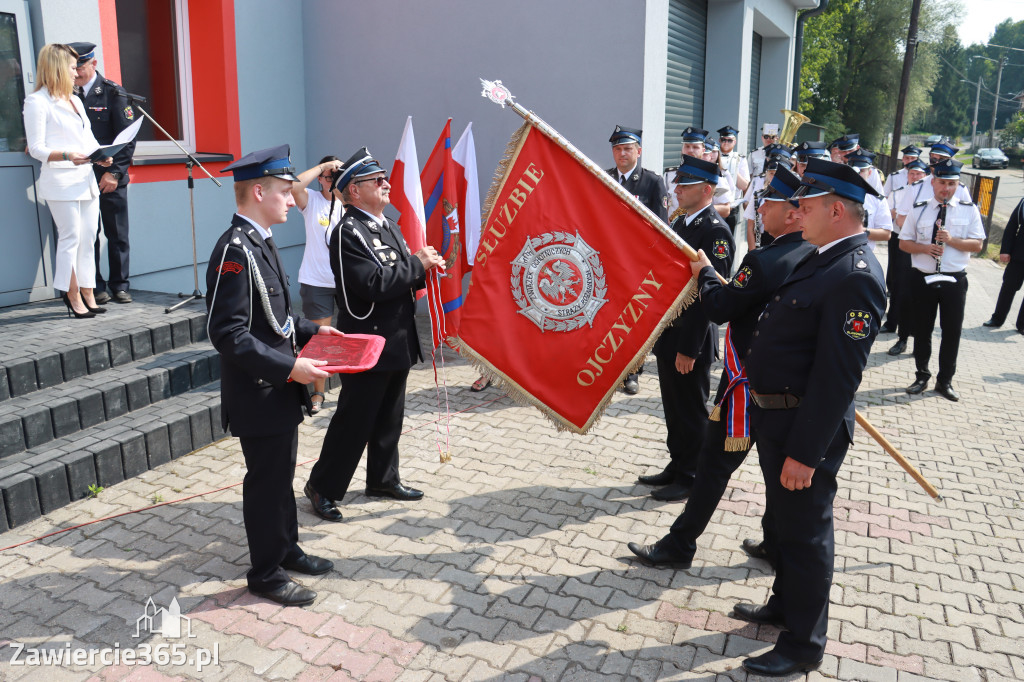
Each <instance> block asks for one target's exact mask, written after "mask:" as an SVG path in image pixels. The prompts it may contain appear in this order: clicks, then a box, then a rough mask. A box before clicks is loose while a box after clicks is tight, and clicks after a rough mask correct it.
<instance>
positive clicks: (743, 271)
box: [732, 265, 754, 289]
mask: <svg viewBox="0 0 1024 682" xmlns="http://www.w3.org/2000/svg"><path fill="white" fill-rule="evenodd" d="M753 274H754V273H753V272H752V271H751V270H750V266H749V265H744V266H743V267H742V268H740V271H739V272H737V273H736V276H735V277H733V278H732V285H733V286H734V287H736V288H737V289H742V288H743V287H745V286H747V283H748V282H750V278H751V277H752V276H753Z"/></svg>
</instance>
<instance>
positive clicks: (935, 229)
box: [932, 204, 946, 244]
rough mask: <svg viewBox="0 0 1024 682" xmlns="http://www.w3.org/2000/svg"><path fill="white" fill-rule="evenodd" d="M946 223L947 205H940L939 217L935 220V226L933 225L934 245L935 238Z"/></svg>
mask: <svg viewBox="0 0 1024 682" xmlns="http://www.w3.org/2000/svg"><path fill="white" fill-rule="evenodd" d="M945 223H946V204H940V205H939V215H938V217H937V218H935V224H934V225H932V244H934V243H935V236H936V235H937V234H938V232H939V230H940V229H942V226H943V225H944V224H945Z"/></svg>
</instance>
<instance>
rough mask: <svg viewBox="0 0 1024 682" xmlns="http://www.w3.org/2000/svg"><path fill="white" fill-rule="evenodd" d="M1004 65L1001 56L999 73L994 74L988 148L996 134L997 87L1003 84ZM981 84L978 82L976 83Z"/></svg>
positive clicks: (1004, 59)
mask: <svg viewBox="0 0 1024 682" xmlns="http://www.w3.org/2000/svg"><path fill="white" fill-rule="evenodd" d="M1005 65H1006V57H1005V56H1002V57H1000V58H999V71H997V72H996V98H995V102H993V103H992V125H991V126H989V129H988V146H989V147H991V146H993V145H992V138H993V136H995V134H996V112H998V111H999V86H1000V85H1001V84H1002V82H1003V66H1005ZM978 82H979V83H980V82H981V81H980V80H979V81H978Z"/></svg>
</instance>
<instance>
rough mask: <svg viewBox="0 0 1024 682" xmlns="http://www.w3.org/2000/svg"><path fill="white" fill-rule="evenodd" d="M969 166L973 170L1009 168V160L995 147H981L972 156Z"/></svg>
mask: <svg viewBox="0 0 1024 682" xmlns="http://www.w3.org/2000/svg"><path fill="white" fill-rule="evenodd" d="M971 166H972V167H973V168H1009V167H1010V159H1008V158H1007V156H1006V154H1004V153H1003V152H1002V151H1000V150H998V149H996V148H995V147H983V148H982V149H979V150H978V152H977V153H976V154H975V155H974V160H973V161H971Z"/></svg>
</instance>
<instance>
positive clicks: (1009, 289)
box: [992, 258, 1024, 329]
mask: <svg viewBox="0 0 1024 682" xmlns="http://www.w3.org/2000/svg"><path fill="white" fill-rule="evenodd" d="M1022 284H1024V260H1021V259H1019V258H1018V259H1016V260H1014V259H1013V258H1011V259H1010V262H1009V263H1007V264H1006V270H1004V271H1003V285H1002V286H1001V287H999V298H997V299H996V310H995V312H994V313H992V320H993V321H994V322H995V323H996V324H1002V323H1003V322H1006V316H1007V315H1009V314H1010V307H1011V306H1012V305H1013V297H1014V295H1015V294H1016V293H1017V292H1018V291H1019V290H1020V287H1021V285H1022ZM1017 329H1024V302H1021V304H1020V310H1018V311H1017Z"/></svg>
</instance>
